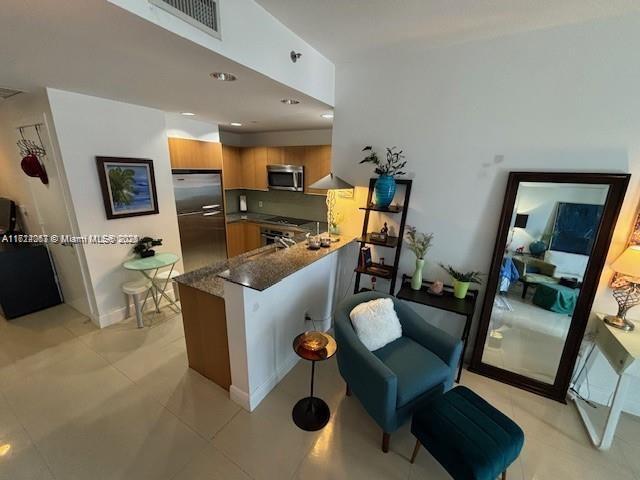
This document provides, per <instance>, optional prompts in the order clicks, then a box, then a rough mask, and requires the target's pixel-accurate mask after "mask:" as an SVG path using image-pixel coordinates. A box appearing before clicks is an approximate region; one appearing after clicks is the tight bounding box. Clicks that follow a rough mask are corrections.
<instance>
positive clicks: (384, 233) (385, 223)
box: [380, 222, 389, 235]
mask: <svg viewBox="0 0 640 480" xmlns="http://www.w3.org/2000/svg"><path fill="white" fill-rule="evenodd" d="M380 233H381V234H383V235H389V227H388V226H387V222H384V226H383V227H382V228H381V229H380Z"/></svg>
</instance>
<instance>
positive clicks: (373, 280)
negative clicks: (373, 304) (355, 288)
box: [371, 276, 378, 290]
mask: <svg viewBox="0 0 640 480" xmlns="http://www.w3.org/2000/svg"><path fill="white" fill-rule="evenodd" d="M377 280H378V279H377V278H376V277H374V276H372V277H371V290H375V289H376V281H377Z"/></svg>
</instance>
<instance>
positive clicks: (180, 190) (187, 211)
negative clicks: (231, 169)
mask: <svg viewBox="0 0 640 480" xmlns="http://www.w3.org/2000/svg"><path fill="white" fill-rule="evenodd" d="M173 191H174V193H175V197H176V208H177V210H178V228H179V229H180V243H181V244H182V261H183V264H184V269H185V272H190V271H192V270H196V269H198V268H200V267H204V266H205V265H209V264H211V263H213V262H215V261H217V260H224V259H226V258H227V244H226V238H225V217H224V206H223V198H222V196H223V194H224V193H223V190H222V178H221V176H220V171H218V170H173Z"/></svg>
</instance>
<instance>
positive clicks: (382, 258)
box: [380, 257, 384, 265]
mask: <svg viewBox="0 0 640 480" xmlns="http://www.w3.org/2000/svg"><path fill="white" fill-rule="evenodd" d="M380 265H384V257H380Z"/></svg>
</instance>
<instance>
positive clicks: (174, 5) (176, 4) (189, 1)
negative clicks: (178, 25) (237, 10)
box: [149, 0, 220, 38]
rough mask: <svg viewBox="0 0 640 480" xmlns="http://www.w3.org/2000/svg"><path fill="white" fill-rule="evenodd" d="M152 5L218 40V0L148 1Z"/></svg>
mask: <svg viewBox="0 0 640 480" xmlns="http://www.w3.org/2000/svg"><path fill="white" fill-rule="evenodd" d="M149 2H150V3H152V4H153V5H155V6H157V7H159V8H162V9H163V10H166V11H167V12H169V13H170V14H172V15H175V16H176V17H178V18H180V19H182V20H184V21H185V22H187V23H189V24H191V25H193V26H194V27H196V28H199V29H200V30H202V31H203V32H206V33H208V34H209V35H212V36H214V37H216V38H220V11H219V5H218V4H219V3H220V0H149Z"/></svg>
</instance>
